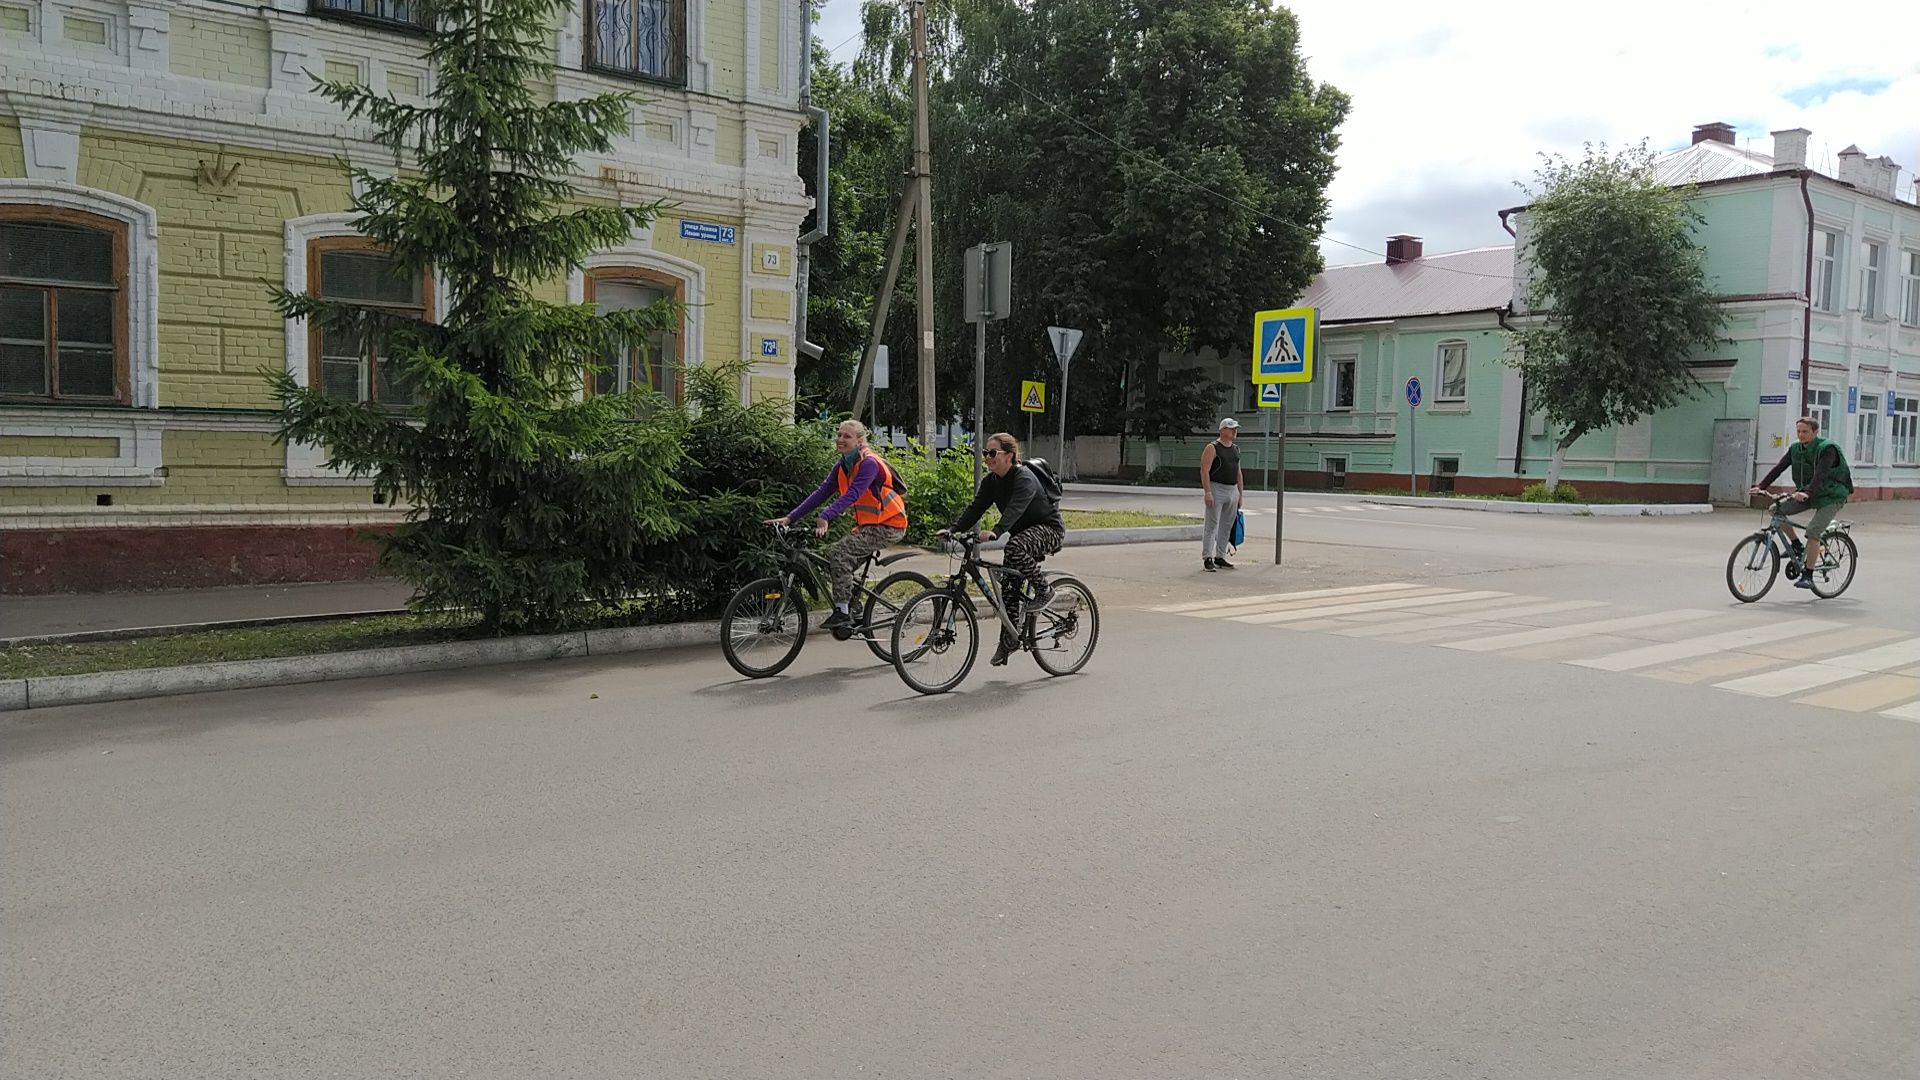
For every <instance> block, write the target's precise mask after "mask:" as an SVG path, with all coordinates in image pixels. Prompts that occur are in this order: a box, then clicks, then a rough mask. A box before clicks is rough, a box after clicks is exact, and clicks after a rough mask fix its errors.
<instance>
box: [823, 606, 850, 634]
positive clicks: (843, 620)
mask: <svg viewBox="0 0 1920 1080" xmlns="http://www.w3.org/2000/svg"><path fill="white" fill-rule="evenodd" d="M852 625H853V616H851V615H849V614H847V613H846V612H844V611H841V610H840V609H839V608H834V609H833V614H831V615H829V616H827V617H826V619H825V621H823V622H821V624H820V629H822V630H839V629H841V628H842V627H849V626H852Z"/></svg>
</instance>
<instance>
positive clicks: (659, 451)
mask: <svg viewBox="0 0 1920 1080" xmlns="http://www.w3.org/2000/svg"><path fill="white" fill-rule="evenodd" d="M565 3H566V0H416V6H417V7H418V8H419V9H420V11H421V12H422V13H423V14H424V15H425V16H427V18H428V20H429V25H430V26H431V27H432V30H431V32H430V35H429V38H428V45H427V55H428V57H429V59H430V60H431V61H432V62H433V63H434V64H435V65H436V67H437V68H438V72H439V76H438V78H436V79H435V89H434V94H433V98H432V100H431V102H430V103H428V104H426V105H411V104H405V103H402V102H400V101H398V100H395V99H393V98H391V97H388V96H382V95H377V94H375V93H373V92H372V91H370V90H368V89H366V88H364V87H361V86H356V85H352V84H347V83H325V84H323V85H322V86H321V88H320V92H321V93H322V94H324V95H325V96H326V97H327V98H329V99H331V100H332V101H334V102H336V103H338V104H339V105H341V106H342V107H343V108H344V109H345V110H346V111H347V112H348V114H349V115H351V116H353V117H355V118H365V119H366V120H367V121H369V122H370V123H371V125H372V127H373V129H374V131H375V133H376V136H377V137H378V138H379V140H380V141H381V142H382V143H383V144H385V145H386V146H388V147H389V148H391V149H392V150H393V151H394V153H395V155H396V157H398V156H399V155H401V154H402V153H409V152H410V153H411V155H412V157H413V159H414V160H413V163H412V171H409V172H407V173H404V174H402V175H400V176H398V177H381V176H375V175H371V174H368V173H366V172H364V171H357V172H356V174H355V175H356V179H357V180H358V181H359V183H358V188H359V194H358V195H356V196H355V198H354V200H353V209H354V210H356V211H357V212H359V214H360V215H362V216H361V218H360V220H359V225H358V228H359V229H360V231H361V232H362V233H364V234H365V235H366V236H368V237H370V238H371V239H373V240H376V241H378V242H379V243H380V244H381V245H382V246H383V247H384V248H385V249H386V250H387V251H388V252H390V253H391V260H392V263H393V264H394V266H395V269H396V272H398V273H400V274H404V275H408V276H412V275H417V274H423V273H427V272H429V271H430V272H431V273H432V274H433V275H434V277H435V278H437V279H438V281H440V282H441V283H443V284H444V285H445V286H446V292H447V295H448V296H450V297H451V305H450V307H449V308H448V310H446V311H445V312H440V313H437V314H438V315H439V319H438V321H437V322H435V323H431V324H428V323H421V322H417V321H414V320H412V319H407V318H396V317H394V316H392V315H388V314H384V313H382V312H381V311H379V310H378V309H374V308H369V307H364V306H360V305H356V304H352V303H346V302H341V301H334V300H320V299H317V298H315V297H313V296H309V295H305V294H299V293H293V292H289V291H287V290H285V289H278V290H275V293H274V300H275V303H276V304H277V306H278V307H279V309H280V311H281V312H282V313H283V314H284V315H286V316H288V317H293V318H300V319H305V320H308V321H309V322H310V323H313V324H317V326H318V327H319V328H320V330H321V332H322V333H323V334H325V335H327V336H328V337H330V338H333V339H334V340H336V341H342V340H346V341H356V340H357V341H359V342H361V343H363V345H365V346H366V347H368V348H371V347H372V346H373V345H375V344H377V345H378V348H379V355H380V356H381V357H383V358H391V363H390V364H386V363H383V365H382V367H381V370H380V371H379V372H378V377H379V378H380V379H382V380H388V381H391V384H392V385H393V387H395V388H396V389H398V390H401V391H403V393H402V394H398V395H394V396H395V397H397V398H400V399H402V400H404V399H409V398H410V400H411V404H410V405H408V406H406V407H401V408H392V407H386V406H381V405H377V404H373V403H363V402H356V401H346V400H341V399H339V398H335V397H330V396H328V395H326V394H325V393H323V392H322V390H320V389H319V388H314V387H304V386H301V385H299V384H298V383H297V381H296V380H295V379H293V378H291V377H290V376H288V375H287V374H286V373H284V372H282V373H278V374H276V375H273V376H272V379H273V383H274V389H275V391H276V393H277V395H278V397H279V399H280V401H281V405H282V413H281V417H280V429H279V436H280V438H281V439H283V440H288V441H296V442H302V443H309V444H317V445H321V446H323V447H325V448H326V450H327V452H328V454H329V459H330V462H331V463H332V464H333V465H335V466H336V467H338V468H340V469H342V470H343V471H344V472H345V473H347V474H348V475H350V476H354V477H362V478H370V479H371V481H372V483H373V485H374V488H375V490H376V491H377V492H381V493H385V494H388V495H394V496H399V497H400V498H403V499H404V500H406V501H407V502H408V503H410V504H411V505H412V507H413V509H412V510H411V512H410V513H409V515H408V518H407V520H406V522H405V523H404V524H402V525H401V526H400V527H399V528H398V530H396V531H395V532H394V533H393V534H392V535H390V536H387V537H384V538H381V539H380V541H379V543H380V546H381V553H380V558H381V564H382V566H383V567H384V568H385V569H387V570H388V571H390V572H393V573H396V574H398V575H399V576H401V577H403V578H405V579H406V580H408V581H409V582H411V583H412V584H413V586H414V588H415V602H416V603H418V604H421V605H424V606H436V607H437V606H455V607H467V608H474V609H477V610H478V611H479V612H480V614H481V616H482V618H483V620H484V622H485V625H486V626H487V627H489V628H491V629H493V630H495V631H506V630H515V629H523V628H530V629H537V628H544V627H551V626H554V625H557V624H560V623H563V622H565V621H567V620H569V619H570V618H572V617H573V616H574V615H575V614H576V613H578V612H579V611H581V610H582V607H581V602H582V601H602V602H613V601H618V600H623V599H625V598H626V597H628V596H630V595H631V594H633V593H635V592H636V591H638V592H642V593H646V594H648V595H652V596H655V597H667V596H671V597H673V598H675V600H676V601H677V602H679V603H682V604H694V605H697V604H700V603H702V602H704V601H705V600H706V599H708V598H710V594H711V592H712V590H713V589H714V587H715V586H714V584H713V583H714V580H715V579H716V578H718V577H721V576H723V569H724V567H725V566H726V565H728V564H729V563H731V562H733V561H737V560H740V559H747V558H750V557H751V552H749V551H745V550H743V548H742V547H741V544H742V542H741V541H739V540H738V539H729V534H728V533H727V532H725V531H724V529H723V526H724V525H726V524H728V523H736V522H741V521H745V520H749V519H751V518H752V517H753V516H757V515H758V513H759V512H760V511H761V510H762V509H763V507H764V505H766V504H771V503H773V502H776V501H779V500H782V499H785V498H787V497H788V496H790V495H791V494H792V491H793V489H794V488H796V487H798V486H799V484H800V483H801V482H802V481H800V480H799V479H798V475H797V474H798V471H799V470H801V469H811V468H812V466H813V464H814V462H812V461H809V460H808V455H809V450H808V444H807V443H806V440H807V439H809V438H811V436H812V433H809V432H805V431H801V430H795V429H792V428H790V427H789V426H787V425H785V424H773V425H772V426H774V427H777V428H779V431H778V432H773V433H770V434H764V435H755V436H754V437H753V438H751V439H749V438H748V437H747V435H746V434H743V433H742V431H740V430H738V429H740V428H743V427H744V428H752V429H753V430H754V431H755V432H759V431H761V430H762V429H765V428H767V427H768V425H769V423H770V422H771V421H770V418H772V419H777V418H775V417H772V413H771V412H770V411H769V410H767V409H764V408H762V409H759V410H753V409H747V408H745V407H742V406H740V405H739V404H738V402H737V401H730V400H729V398H728V393H729V392H730V387H729V385H728V378H729V376H728V375H727V374H726V373H725V372H721V371H706V372H689V373H688V379H689V383H690V394H691V395H692V396H693V398H694V399H695V404H696V406H697V409H698V411H697V412H694V411H689V410H687V409H682V408H677V407H674V406H673V405H672V404H671V403H670V402H667V401H665V400H664V399H661V398H660V397H658V396H657V395H654V394H653V393H652V392H651V391H645V390H636V391H635V392H633V393H630V394H592V395H586V396H582V395H581V393H580V391H581V388H582V380H583V377H584V376H585V375H586V374H587V373H589V372H591V371H594V370H597V369H598V368H599V365H600V363H601V361H602V358H603V357H607V356H611V355H616V354H617V353H618V351H619V350H622V349H624V348H625V347H627V346H628V345H629V344H630V343H631V344H644V342H645V341H646V340H647V337H648V335H649V334H651V333H652V332H653V331H655V330H656V329H660V328H664V327H668V326H672V325H677V322H678V311H677V310H675V308H674V306H673V305H671V304H660V305H655V306H654V307H653V308H650V309H647V310H644V311H629V312H621V313H617V314H597V313H596V312H595V310H594V309H593V308H592V307H591V306H587V305H571V306H569V305H556V304H551V303H546V302H543V301H541V300H539V299H537V297H536V294H535V292H534V288H535V286H536V285H537V284H538V283H540V282H548V281H553V280H555V279H557V278H559V277H561V276H562V275H564V274H565V273H566V272H567V271H569V270H570V269H573V268H576V267H578V266H579V265H580V260H581V259H582V258H583V257H585V256H586V255H587V254H589V253H590V252H592V251H594V250H596V249H601V248H605V247H610V246H613V245H616V244H619V243H623V242H625V241H626V240H627V239H628V238H629V237H630V236H631V235H632V234H633V231H634V230H635V229H637V228H640V227H643V226H645V225H647V224H648V223H649V222H651V221H652V220H653V218H654V216H655V214H656V212H657V209H658V207H657V205H648V206H627V207H623V206H607V205H587V206H582V205H579V204H578V200H577V199H576V196H575V194H574V192H573V189H572V187H571V184H570V183H569V179H568V177H569V176H570V174H571V172H572V167H573V166H572V163H573V159H574V157H575V155H577V154H580V153H583V152H591V153H605V152H608V151H609V150H610V149H611V146H612V137H613V135H614V133H616V132H618V131H621V130H623V129H625V128H626V126H627V125H628V124H629V123H630V117H631V106H632V99H631V97H630V96H628V95H625V94H608V95H602V96H598V97H592V98H587V99H583V100H576V101H558V102H553V103H550V104H545V103H542V102H541V101H540V100H539V99H538V98H537V97H536V96H535V95H534V94H533V93H532V92H531V91H530V90H529V82H530V81H538V82H546V81H549V80H550V79H551V78H552V64H551V61H550V56H551V53H552V37H551V35H552V29H551V28H552V27H553V26H554V25H556V23H557V18H556V16H557V14H558V13H559V11H560V9H562V8H563V7H564V6H565ZM730 377H731V379H732V381H733V384H735V385H737V382H738V377H739V373H738V372H737V371H735V372H733V373H732V375H731V376H730ZM636 417H638V419H636ZM729 425H731V427H729ZM742 443H749V444H750V447H749V451H748V452H742V453H743V456H742V457H739V458H736V459H729V461H728V464H729V466H730V468H729V469H728V470H717V469H715V468H712V467H709V466H706V465H703V464H702V462H703V461H704V462H715V461H719V460H721V459H722V458H723V457H724V455H725V453H733V452H735V450H736V448H737V447H738V446H739V445H740V444H742ZM815 444H816V445H823V444H819V443H818V441H817V440H816V441H815ZM723 447H724V449H723ZM754 447H757V448H758V450H754V449H752V448H754ZM812 457H813V458H815V459H817V458H818V457H819V455H818V453H817V452H814V453H813V454H812ZM741 461H746V462H759V463H760V467H761V468H763V469H764V470H765V471H763V472H761V473H759V474H758V475H757V476H754V477H750V478H748V477H742V476H740V475H738V473H739V471H740V469H739V462H741ZM729 543H731V544H733V545H734V546H733V547H728V546H727V545H728V544H729Z"/></svg>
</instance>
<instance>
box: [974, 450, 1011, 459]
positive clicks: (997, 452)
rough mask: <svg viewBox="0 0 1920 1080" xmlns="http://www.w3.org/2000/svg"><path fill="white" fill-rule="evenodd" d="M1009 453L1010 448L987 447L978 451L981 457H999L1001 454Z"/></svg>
mask: <svg viewBox="0 0 1920 1080" xmlns="http://www.w3.org/2000/svg"><path fill="white" fill-rule="evenodd" d="M1011 453H1013V451H1011V450H995V449H992V448H991V447H989V448H988V449H985V450H982V451H980V456H981V457H983V458H996V457H999V456H1000V455H1001V454H1011Z"/></svg>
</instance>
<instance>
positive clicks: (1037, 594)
mask: <svg viewBox="0 0 1920 1080" xmlns="http://www.w3.org/2000/svg"><path fill="white" fill-rule="evenodd" d="M1051 603H1053V590H1052V589H1050V588H1048V587H1047V586H1045V585H1036V586H1034V589H1033V596H1032V597H1030V598H1028V600H1027V604H1028V605H1029V607H1028V610H1029V611H1038V610H1039V609H1041V608H1043V607H1046V606H1047V605H1048V604H1051Z"/></svg>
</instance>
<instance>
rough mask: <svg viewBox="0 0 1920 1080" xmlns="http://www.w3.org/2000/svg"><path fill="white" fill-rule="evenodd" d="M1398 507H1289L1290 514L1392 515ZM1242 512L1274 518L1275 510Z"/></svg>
mask: <svg viewBox="0 0 1920 1080" xmlns="http://www.w3.org/2000/svg"><path fill="white" fill-rule="evenodd" d="M1396 509H1398V508H1397V507H1392V506H1380V505H1378V504H1375V503H1342V504H1340V505H1339V506H1289V507H1287V513H1289V514H1307V515H1319V514H1391V513H1393V512H1394V510H1396ZM1240 510H1241V512H1242V513H1244V514H1246V515H1247V516H1248V517H1272V516H1274V510H1273V508H1272V507H1266V506H1242V507H1241V508H1240Z"/></svg>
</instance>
